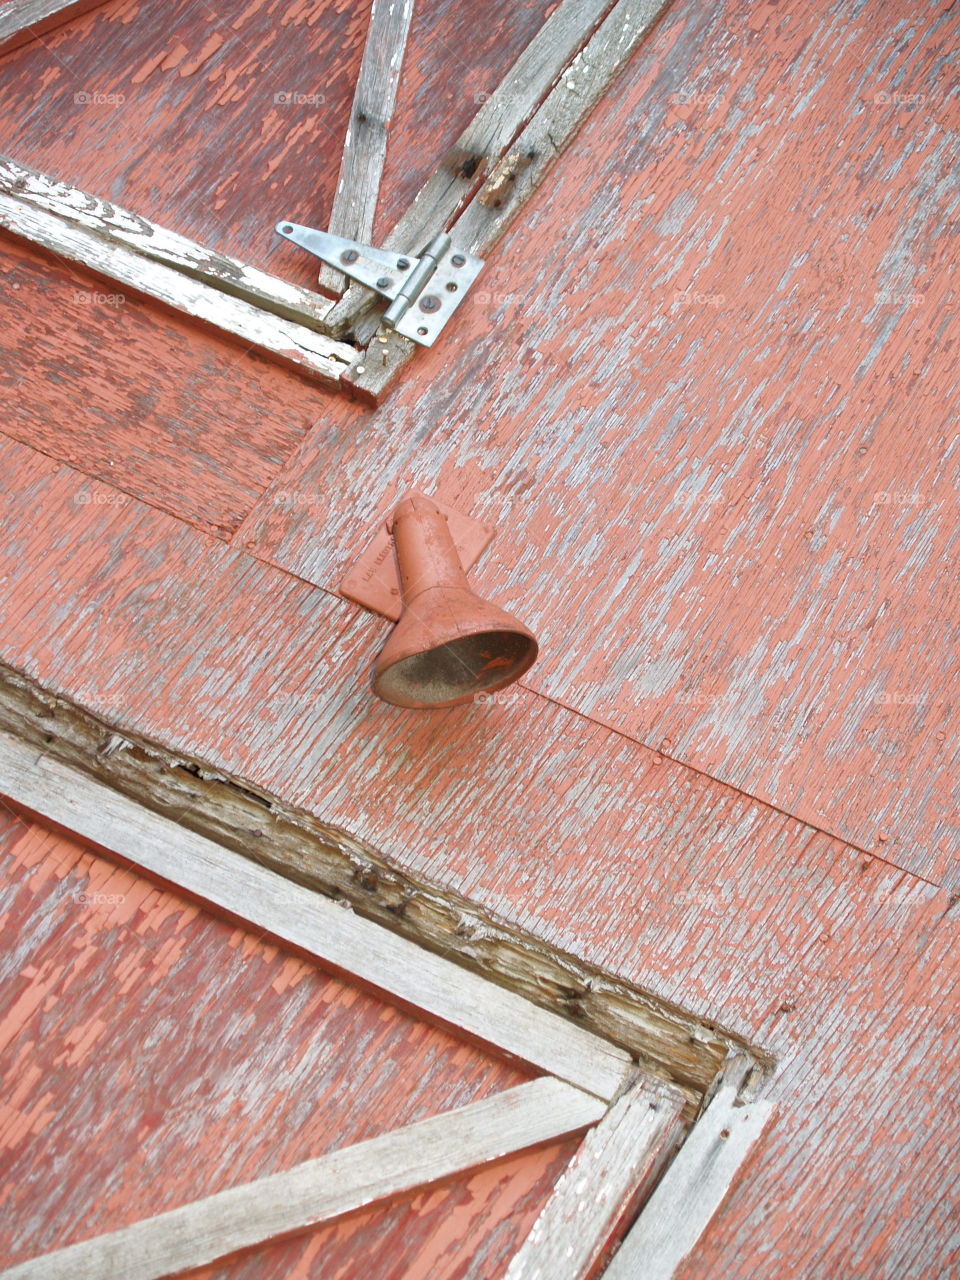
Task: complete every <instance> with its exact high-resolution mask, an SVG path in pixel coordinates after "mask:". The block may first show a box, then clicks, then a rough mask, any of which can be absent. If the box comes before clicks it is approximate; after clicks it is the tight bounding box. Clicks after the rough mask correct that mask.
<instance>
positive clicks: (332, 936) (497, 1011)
mask: <svg viewBox="0 0 960 1280" xmlns="http://www.w3.org/2000/svg"><path fill="white" fill-rule="evenodd" d="M0 794H3V795H6V796H9V798H10V799H11V800H14V801H16V802H18V803H20V804H22V805H23V806H24V807H26V808H28V809H30V810H32V811H33V812H35V813H37V814H39V815H40V816H41V817H44V818H46V819H48V820H49V821H51V822H54V823H56V824H57V825H59V826H63V827H66V828H67V829H68V830H70V831H72V832H74V833H75V834H77V835H78V836H80V837H81V838H82V839H86V840H90V841H92V842H93V843H94V844H96V845H99V846H100V847H101V848H103V849H106V850H108V851H110V852H113V853H116V854H119V855H120V856H121V857H123V858H124V859H129V860H131V861H133V862H135V863H136V864H137V865H139V866H141V867H143V868H144V869H145V870H147V871H150V872H152V873H153V874H154V875H158V876H161V877H162V878H163V879H164V880H167V881H169V882H170V883H173V884H175V885H177V886H178V887H179V888H181V889H184V890H186V891H187V892H188V893H190V894H193V895H195V896H196V897H198V898H201V899H203V900H204V901H205V902H209V903H213V904H214V905H215V906H218V907H220V908H221V909H223V910H225V911H228V912H230V913H231V914H232V915H236V916H239V917H241V918H242V919H244V920H247V921H249V922H250V923H251V924H255V925H257V926H258V927H259V928H261V929H264V930H267V931H269V932H270V933H272V934H274V935H275V936H276V937H278V938H280V939H282V940H283V941H285V942H288V943H290V944H292V945H293V946H295V947H298V948H301V949H302V950H304V951H306V952H308V953H309V954H310V955H313V956H315V957H316V958H317V959H318V960H320V961H321V962H323V963H325V964H327V965H330V966H332V967H334V968H335V969H337V970H340V971H344V972H347V973H349V974H351V975H353V976H355V977H356V978H359V979H360V980H361V981H362V982H365V983H367V984H369V985H370V986H372V987H375V988H376V989H377V990H379V991H382V992H385V993H387V994H389V995H391V996H394V997H395V998H397V999H398V1000H401V1001H403V1002H404V1003H406V1004H409V1005H412V1006H413V1007H415V1008H417V1009H419V1010H422V1011H424V1012H426V1013H428V1014H430V1015H432V1016H433V1017H435V1018H438V1019H440V1020H441V1021H443V1022H444V1023H445V1024H447V1025H449V1026H452V1027H456V1028H458V1029H459V1030H460V1031H463V1032H466V1033H467V1034H468V1035H470V1036H472V1037H475V1038H476V1039H479V1040H482V1041H483V1042H485V1043H487V1044H490V1045H493V1046H495V1047H496V1048H498V1049H500V1050H501V1051H503V1052H505V1053H507V1054H510V1055H511V1056H513V1057H516V1058H519V1059H520V1060H522V1061H524V1062H528V1063H531V1064H532V1065H533V1066H536V1067H539V1068H541V1069H542V1070H544V1071H548V1072H549V1073H550V1074H551V1075H555V1076H558V1077H559V1078H560V1079H562V1080H566V1081H568V1082H569V1083H571V1084H574V1085H576V1086H577V1087H578V1088H581V1089H585V1090H587V1091H588V1092H590V1093H594V1094H596V1095H597V1096H598V1097H601V1098H604V1099H607V1100H609V1099H610V1098H612V1097H614V1096H615V1095H616V1094H617V1093H618V1091H619V1090H620V1088H621V1087H622V1085H623V1082H624V1080H625V1079H627V1078H628V1076H629V1075H630V1072H631V1070H632V1068H631V1061H630V1055H629V1054H628V1053H626V1052H625V1051H624V1050H623V1049H620V1048H618V1047H617V1046H615V1045H612V1044H610V1043H609V1042H608V1041H605V1040H602V1039H600V1037H599V1036H595V1035H592V1034H591V1033H590V1032H588V1031H584V1030H583V1029H582V1028H581V1027H577V1026H575V1025H574V1024H573V1023H570V1022H567V1021H565V1020H564V1019H563V1018H559V1017H557V1016H556V1014H552V1013H549V1012H547V1011H546V1010H544V1009H539V1008H537V1006H535V1005H532V1004H530V1003H529V1002H528V1001H526V1000H524V999H523V998H522V997H520V996H517V995H514V994H513V992H510V991H504V990H503V989H502V988H500V987H497V986H495V985H494V984H493V983H490V982H487V981H485V980H484V979H483V978H481V977H478V976H477V975H476V974H474V973H470V972H468V971H467V970H465V969H461V968H460V967H459V966H457V965H455V964H453V963H452V962H451V961H449V960H445V959H444V958H443V957H441V956H437V955H434V954H433V953H432V952H430V951H426V950H424V949H423V948H421V947H418V946H416V945H415V944H414V943H412V942H408V941H407V940H406V939H405V938H400V937H398V936H397V935H396V934H393V933H389V932H387V930H385V929H383V928H382V927H381V926H380V925H377V924H374V923H373V922H372V921H369V920H363V919H361V918H360V917H358V916H356V915H354V914H353V912H351V911H348V910H344V908H342V907H339V906H337V905H336V904H335V903H333V902H330V901H329V900H328V899H325V898H322V897H320V896H318V895H317V894H316V893H314V892H312V891H311V890H310V889H305V888H303V887H302V886H301V885H296V884H292V883H291V882H290V881H289V880H285V879H284V878H283V876H279V875H277V874H276V873H275V872H273V871H268V870H267V869H266V868H265V867H260V866H258V865H256V864H255V863H252V862H249V861H247V860H245V859H243V858H240V857H238V856H237V854H235V853H232V852H231V851H230V850H229V849H224V848H223V847H222V846H220V845H218V844H214V842H213V841H212V840H207V839H206V838H205V837H204V836H200V835H197V834H196V833H195V832H193V831H188V830H187V829H185V828H183V827H180V826H178V825H177V824H176V823H175V822H171V821H170V820H169V819H167V818H162V817H160V815H159V814H155V813H152V812H151V811H150V810H148V809H144V808H142V806H140V805H138V804H137V803H136V802H135V801H133V800H131V799H129V798H128V797H126V796H122V795H119V794H118V793H117V792H114V791H111V790H110V789H109V788H108V787H104V786H102V785H101V784H99V783H97V782H94V781H93V780H92V779H90V778H88V777H86V776H85V775H83V774H81V773H78V772H77V771H75V770H73V769H70V768H69V767H67V766H66V765H63V764H61V763H60V762H58V761H56V760H54V759H53V758H52V757H50V756H45V755H40V754H38V752H37V751H36V749H35V748H33V747H30V746H28V745H26V744H24V743H22V742H18V741H17V740H16V739H15V738H13V737H11V736H10V735H8V734H0Z"/></svg>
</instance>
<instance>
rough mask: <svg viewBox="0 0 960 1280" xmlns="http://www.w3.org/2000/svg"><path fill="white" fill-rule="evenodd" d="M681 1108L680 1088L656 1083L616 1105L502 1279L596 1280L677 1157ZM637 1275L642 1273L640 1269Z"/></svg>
mask: <svg viewBox="0 0 960 1280" xmlns="http://www.w3.org/2000/svg"><path fill="white" fill-rule="evenodd" d="M682 1105H683V1099H682V1097H681V1096H680V1095H679V1094H678V1093H677V1092H676V1091H675V1090H671V1089H669V1088H666V1087H663V1086H658V1085H656V1084H654V1083H652V1082H651V1081H642V1082H637V1083H636V1084H634V1085H633V1086H631V1088H630V1089H629V1090H628V1091H627V1092H626V1093H624V1095H623V1096H622V1097H621V1098H619V1099H617V1101H616V1102H615V1103H614V1104H613V1106H611V1107H610V1109H609V1110H608V1111H607V1114H606V1115H605V1116H604V1117H603V1119H602V1120H601V1121H600V1122H599V1123H598V1124H596V1125H594V1127H593V1128H592V1129H591V1130H590V1132H589V1133H588V1134H587V1135H586V1137H585V1138H584V1140H583V1143H582V1144H581V1147H580V1150H579V1151H578V1152H577V1154H576V1156H575V1157H574V1158H573V1160H572V1161H571V1163H570V1165H569V1166H568V1167H567V1169H566V1170H564V1173H563V1176H562V1177H561V1178H560V1179H559V1181H558V1183H557V1186H556V1189H555V1190H554V1192H553V1195H552V1196H551V1197H550V1199H549V1201H548V1202H547V1204H546V1206H545V1207H544V1209H543V1212H542V1213H541V1214H540V1217H539V1218H538V1219H537V1221H536V1222H535V1224H534V1226H533V1228H532V1230H531V1232H530V1235H529V1236H528V1237H527V1239H526V1240H525V1241H524V1243H523V1246H522V1247H521V1248H520V1249H519V1250H518V1251H517V1253H516V1254H515V1255H514V1256H513V1258H512V1259H511V1261H510V1265H509V1267H508V1268H507V1273H506V1277H505V1280H555V1278H556V1277H557V1276H563V1280H588V1277H590V1276H595V1275H599V1273H600V1270H601V1269H602V1266H603V1262H604V1260H605V1258H606V1255H607V1250H608V1248H609V1246H610V1244H611V1243H612V1241H613V1240H614V1239H615V1237H616V1234H617V1231H618V1229H619V1228H621V1227H622V1226H623V1224H624V1223H625V1222H626V1221H629V1218H630V1216H631V1215H632V1214H633V1213H634V1212H635V1211H636V1208H637V1206H638V1205H639V1204H640V1203H641V1201H642V1200H643V1199H644V1198H645V1196H646V1194H647V1192H648V1191H649V1189H650V1187H651V1186H652V1185H653V1184H654V1183H655V1182H656V1180H657V1178H658V1177H659V1176H660V1174H661V1173H662V1172H663V1170H664V1168H665V1167H666V1165H667V1164H668V1163H669V1161H670V1159H671V1157H672V1156H673V1154H674V1149H675V1146H676V1142H677V1140H678V1139H679V1138H680V1136H681V1134H682V1132H683V1126H682V1125H681V1124H680V1112H681V1109H682ZM637 1257H638V1258H639V1259H641V1260H642V1259H643V1255H642V1253H640V1254H638V1255H637ZM632 1274H633V1275H641V1274H643V1271H642V1267H640V1266H638V1267H635V1268H634V1271H633V1273H632Z"/></svg>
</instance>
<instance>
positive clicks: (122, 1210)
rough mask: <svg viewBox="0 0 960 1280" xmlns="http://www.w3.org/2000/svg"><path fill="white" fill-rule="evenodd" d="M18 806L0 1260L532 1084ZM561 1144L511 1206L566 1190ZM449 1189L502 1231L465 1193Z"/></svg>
mask: <svg viewBox="0 0 960 1280" xmlns="http://www.w3.org/2000/svg"><path fill="white" fill-rule="evenodd" d="M0 817H2V823H0V825H2V827H3V833H2V836H0V862H2V885H0V903H2V906H0V911H2V918H3V922H4V937H5V939H6V945H5V947H4V953H3V956H2V958H0V972H2V979H3V981H2V991H3V995H2V1003H0V1027H2V1033H0V1046H2V1047H0V1080H2V1097H3V1103H2V1106H0V1149H2V1156H0V1163H2V1166H3V1168H4V1171H5V1174H6V1175H8V1176H5V1177H4V1180H3V1190H2V1193H0V1196H2V1208H3V1212H2V1215H0V1216H2V1225H0V1265H5V1266H10V1265H12V1264H14V1263H19V1262H21V1261H23V1260H25V1259H26V1258H28V1257H30V1256H32V1255H34V1254H37V1253H39V1252H44V1251H46V1250H50V1249H55V1248H58V1247H62V1246H66V1245H69V1244H72V1243H75V1242H76V1241H78V1240H81V1239H83V1238H85V1237H87V1236H91V1235H96V1234H99V1233H100V1232H105V1231H114V1230H118V1229H120V1228H122V1227H124V1226H127V1225H129V1224H130V1223H132V1222H136V1221H137V1220H139V1219H140V1218H143V1217H145V1216H150V1215H153V1214H156V1213H158V1212H163V1211H165V1210H167V1209H173V1208H176V1207H177V1206H178V1205H181V1204H183V1203H186V1202H189V1201H191V1200H195V1199H199V1198H201V1197H203V1196H208V1195H213V1194H216V1193H218V1192H221V1191H224V1190H226V1189H227V1188H229V1187H231V1186H234V1185H237V1184H238V1183H243V1182H247V1181H250V1180H252V1179H255V1178H259V1177H263V1176H268V1175H271V1174H275V1173H278V1172H282V1171H284V1170H287V1169H289V1168H291V1167H292V1166H294V1165H298V1164H300V1163H301V1162H303V1161H307V1160H312V1159H317V1158H319V1157H321V1156H324V1155H325V1154H328V1153H330V1152H331V1151H334V1150H336V1149H337V1148H339V1147H341V1146H348V1145H350V1144H352V1143H355V1142H361V1143H362V1142H365V1141H367V1140H369V1139H371V1138H376V1137H377V1136H378V1135H380V1134H383V1133H385V1132H388V1131H389V1130H391V1129H392V1128H395V1127H398V1126H403V1125H408V1124H411V1123H414V1122H416V1121H418V1120H421V1119H425V1118H427V1117H430V1116H434V1115H437V1114H439V1113H440V1112H443V1111H445V1110H449V1109H451V1108H455V1107H459V1106H462V1105H466V1104H469V1103H471V1102H475V1101H478V1100H480V1099H483V1098H485V1097H491V1096H496V1095H497V1094H499V1093H501V1092H502V1091H503V1090H504V1089H512V1088H514V1087H516V1086H517V1085H518V1084H521V1083H523V1081H524V1079H525V1078H526V1076H525V1073H524V1072H523V1071H522V1070H520V1069H517V1068H516V1067H513V1066H510V1065H508V1064H506V1063H503V1062H501V1061H497V1060H496V1059H492V1058H490V1057H488V1056H487V1055H486V1054H484V1053H483V1052H482V1051H481V1050H478V1049H476V1048H473V1047H472V1046H470V1045H467V1044H465V1043H464V1042H463V1041H461V1040H458V1039H455V1038H453V1037H451V1036H449V1035H448V1034H447V1033H446V1032H444V1031H441V1030H439V1029H435V1028H431V1027H429V1026H427V1025H426V1024H425V1023H423V1022H422V1021H419V1020H418V1019H416V1018H413V1017H411V1016H409V1015H407V1014H405V1013H403V1012H401V1011H399V1010H397V1009H395V1008H392V1007H391V1006H389V1005H384V1004H383V1003H382V1002H380V1001H379V1000H377V999H376V998H374V997H372V996H370V995H369V994H366V993H364V992H363V991H361V990H359V989H358V988H357V987H356V986H354V985H352V984H347V983H343V982H341V981H339V980H338V979H336V978H333V977H330V976H329V975H326V974H322V973H320V972H319V971H318V970H317V969H316V968H315V967H314V966H313V965H312V964H310V963H309V962H307V961H305V960H304V959H303V958H302V957H296V956H294V955H292V954H290V953H289V952H284V951H282V950H279V949H278V948H277V947H276V946H274V945H271V944H269V943H267V942H265V941H264V940H263V939H262V938H259V937H258V936H257V934H256V933H254V932H251V931H249V930H247V929H244V928H238V927H236V926H234V925H231V924H228V923H226V922H223V921H220V920H217V919H216V918H214V917H212V916H210V915H209V914H207V913H206V912H204V911H202V910H200V909H198V908H197V906H196V905H195V904H194V903H191V902H189V901H188V900H187V899H185V898H184V897H183V896H182V895H180V894H178V893H176V892H174V891H171V890H170V889H167V888H162V887H159V886H158V885H157V884H156V882H155V881H152V880H149V879H146V878H145V877H143V876H141V875H140V874H139V873H138V872H136V871H135V870H133V869H131V868H130V867H129V866H123V865H118V864H117V863H116V862H112V861H109V860H108V859H106V858H104V857H103V856H101V855H100V854H99V853H96V852H94V851H93V850H91V849H90V848H89V847H88V846H86V845H84V844H82V843H80V842H78V841H76V840H75V839H73V838H71V837H69V836H66V835H62V834H59V833H53V832H51V831H49V830H47V829H46V828H43V827H40V826H38V825H36V824H33V823H31V822H29V821H25V820H23V819H20V818H16V819H15V818H14V817H13V815H12V813H11V811H10V809H9V808H8V807H6V806H4V807H2V808H0ZM567 1149H568V1148H565V1152H566V1150H567ZM559 1154H560V1153H559V1151H558V1149H556V1148H554V1149H553V1150H552V1152H551V1157H552V1161H553V1165H552V1167H550V1161H549V1160H548V1162H547V1165H545V1166H543V1167H540V1166H538V1164H537V1162H536V1161H530V1162H528V1163H527V1164H526V1165H524V1164H523V1162H518V1164H517V1166H516V1168H515V1170H514V1185H513V1187H512V1189H511V1191H510V1193H508V1195H507V1197H506V1202H505V1203H501V1202H500V1199H499V1196H498V1194H497V1193H496V1191H495V1188H494V1187H493V1186H491V1185H489V1184H487V1186H486V1190H485V1191H484V1193H483V1195H482V1197H481V1199H482V1200H483V1201H484V1202H485V1203H486V1206H487V1211H488V1212H489V1213H490V1214H491V1216H493V1217H496V1216H497V1215H501V1216H502V1215H504V1214H505V1213H506V1211H507V1208H508V1206H509V1205H510V1203H511V1202H512V1201H513V1200H514V1199H515V1198H517V1197H520V1196H526V1197H527V1198H528V1199H530V1198H532V1199H534V1201H536V1199H538V1198H539V1196H540V1195H542V1194H544V1193H545V1192H546V1190H548V1188H549V1184H550V1178H551V1176H552V1175H553V1174H554V1173H555V1171H556V1161H557V1159H558V1156H559ZM51 1170H56V1175H57V1176H55V1177H52V1176H51ZM479 1186H480V1184H478V1190H479ZM435 1199H436V1202H437V1206H438V1209H442V1208H445V1209H446V1211H447V1212H448V1213H451V1214H452V1215H453V1219H454V1220H456V1219H459V1220H460V1224H461V1226H462V1227H463V1228H464V1230H465V1231H469V1230H470V1228H468V1227H467V1222H468V1221H473V1225H474V1227H475V1229H476V1232H477V1239H478V1242H479V1241H480V1240H481V1239H482V1238H483V1226H482V1223H481V1222H480V1221H479V1219H476V1220H473V1219H472V1218H471V1215H470V1213H469V1211H468V1210H467V1208H466V1205H465V1203H464V1196H463V1192H462V1189H461V1190H459V1191H456V1192H455V1193H454V1195H453V1196H452V1197H451V1198H447V1197H444V1196H442V1195H441V1196H438V1197H435ZM388 1217H389V1215H384V1221H383V1222H381V1223H380V1224H375V1223H373V1222H368V1224H367V1225H366V1227H365V1228H364V1229H363V1230H362V1231H361V1232H360V1235H359V1236H358V1237H357V1243H358V1245H359V1244H360V1243H361V1242H365V1244H364V1247H371V1248H372V1247H374V1246H375V1245H376V1242H377V1241H378V1240H380V1239H382V1236H383V1230H384V1227H385V1226H387V1225H388V1224H387V1223H386V1218H388ZM393 1221H394V1222H396V1218H394V1219H393ZM350 1234H351V1233H350V1232H349V1231H346V1232H341V1235H342V1236H343V1237H344V1238H346V1237H347V1236H349V1235H350ZM500 1234H501V1236H502V1235H503V1228H502V1227H501V1230H500ZM519 1238H522V1237H518V1239H519ZM501 1244H502V1240H501ZM340 1247H342V1245H341V1246H340ZM289 1274H290V1273H289V1272H287V1273H286V1275H289ZM264 1275H265V1276H269V1277H270V1280H285V1275H284V1273H283V1272H282V1271H280V1272H279V1274H277V1271H276V1267H275V1265H274V1266H271V1267H270V1268H269V1270H267V1271H265V1272H264Z"/></svg>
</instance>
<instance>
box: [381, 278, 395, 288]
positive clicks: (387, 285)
mask: <svg viewBox="0 0 960 1280" xmlns="http://www.w3.org/2000/svg"><path fill="white" fill-rule="evenodd" d="M392 284H393V281H392V280H391V279H390V277H389V276H381V277H380V279H379V280H378V281H377V288H378V289H389V288H390V286H391V285H392Z"/></svg>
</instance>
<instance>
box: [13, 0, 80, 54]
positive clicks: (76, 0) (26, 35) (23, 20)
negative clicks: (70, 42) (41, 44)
mask: <svg viewBox="0 0 960 1280" xmlns="http://www.w3.org/2000/svg"><path fill="white" fill-rule="evenodd" d="M103 2H104V0H11V3H9V4H0V53H7V52H9V50H11V49H16V48H18V47H19V46H20V45H22V44H26V43H27V41H29V40H37V39H39V37H40V36H43V35H46V33H47V32H48V31H53V30H54V28H56V27H59V26H62V25H63V23H65V22H69V21H70V20H71V18H79V17H80V15H81V14H82V13H86V12H87V11H88V10H89V9H96V8H97V6H98V5H101V4H103Z"/></svg>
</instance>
